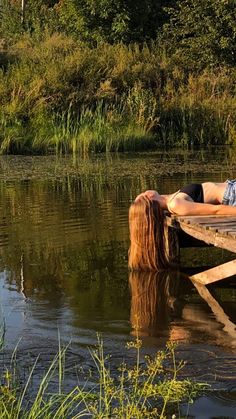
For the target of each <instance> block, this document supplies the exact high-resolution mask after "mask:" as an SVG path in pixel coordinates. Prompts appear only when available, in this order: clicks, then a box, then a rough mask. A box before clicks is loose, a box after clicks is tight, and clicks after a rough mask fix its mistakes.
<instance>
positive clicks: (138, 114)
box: [0, 34, 236, 154]
mask: <svg viewBox="0 0 236 419" xmlns="http://www.w3.org/2000/svg"><path fill="white" fill-rule="evenodd" d="M0 63H1V68H0V151H1V153H22V152H24V153H50V152H58V153H67V152H70V153H71V152H73V153H79V154H86V153H88V152H100V151H116V150H117V151H126V150H141V149H142V150H146V149H149V148H152V149H154V148H157V147H162V146H171V147H173V146H182V147H186V148H187V147H190V146H192V145H195V146H205V145H209V144H228V143H234V142H235V141H236V98H235V91H234V86H235V80H236V73H235V70H234V69H233V68H231V69H230V68H229V67H221V68H217V69H215V70H213V69H212V70H204V71H202V70H201V71H198V72H197V71H196V72H194V71H190V70H187V69H186V68H185V66H184V64H183V63H181V61H180V60H177V59H176V58H174V57H171V56H170V57H168V56H166V54H165V52H164V51H163V49H160V48H159V47H158V45H157V43H155V42H153V43H152V44H150V45H149V46H147V45H145V44H144V45H142V46H140V45H137V44H132V45H128V46H125V45H123V44H115V45H110V44H106V43H101V44H98V45H97V46H96V47H93V48H91V47H90V46H89V45H88V44H85V43H82V42H79V41H75V40H73V39H72V38H70V37H68V36H66V35H62V34H53V35H50V36H49V35H47V34H45V35H44V36H42V37H41V38H40V40H39V39H37V40H35V39H34V38H33V37H30V36H29V35H25V36H22V38H21V40H19V41H18V42H17V43H15V44H12V45H11V46H10V47H6V46H5V47H4V46H2V50H1V53H0Z"/></svg>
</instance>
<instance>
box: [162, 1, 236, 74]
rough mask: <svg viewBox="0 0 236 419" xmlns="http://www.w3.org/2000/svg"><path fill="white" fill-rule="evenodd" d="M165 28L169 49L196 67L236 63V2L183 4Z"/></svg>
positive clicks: (174, 11) (170, 12) (170, 13)
mask: <svg viewBox="0 0 236 419" xmlns="http://www.w3.org/2000/svg"><path fill="white" fill-rule="evenodd" d="M167 11H168V14H169V16H170V22H169V23H168V24H166V25H165V27H164V37H163V38H162V39H164V40H165V42H166V45H167V46H168V48H169V49H170V50H171V51H172V52H173V53H174V54H175V55H177V56H180V55H181V56H182V57H184V58H185V59H186V60H187V61H189V62H192V63H195V64H196V65H200V66H202V65H203V66H205V65H214V64H230V65H235V63H236V7H235V1H234V0H179V1H178V2H177V4H176V7H174V8H169V9H168V10H167Z"/></svg>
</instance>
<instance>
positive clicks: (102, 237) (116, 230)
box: [0, 178, 130, 311]
mask: <svg viewBox="0 0 236 419" xmlns="http://www.w3.org/2000/svg"><path fill="white" fill-rule="evenodd" d="M129 186H130V184H129V182H126V183H125V184H124V183H123V184H122V183H121V184H120V183H119V182H118V183H117V185H116V188H114V189H112V188H111V186H110V185H105V184H103V183H102V184H100V183H99V180H97V179H96V180H95V179H92V178H90V184H89V179H87V178H86V179H83V180H82V179H68V178H65V179H64V180H63V181H62V180H61V179H60V180H56V179H54V180H44V181H39V180H37V181H20V182H6V183H3V182H1V183H0V196H1V199H0V202H1V203H2V208H1V213H0V265H1V267H2V269H4V268H5V267H7V269H8V271H9V275H8V278H7V281H8V282H9V283H11V282H12V283H16V284H17V287H18V290H21V291H22V286H23V288H24V289H23V293H24V294H25V296H26V297H33V298H34V299H37V300H42V301H43V300H46V301H49V302H50V304H51V305H52V306H55V307H59V306H61V305H63V300H65V297H66V296H67V297H70V298H72V300H73V299H75V300H76V299H80V295H81V294H82V293H83V295H85V294H84V292H85V290H86V292H87V291H88V290H89V289H90V288H91V290H90V291H91V292H90V291H89V292H90V294H89V295H88V293H87V297H86V298H87V300H86V298H85V301H84V302H82V301H81V304H80V307H82V306H83V309H84V310H85V311H86V310H87V309H89V304H88V300H89V301H90V303H94V305H96V304H98V301H100V304H101V307H102V306H103V305H104V310H105V306H106V305H107V304H108V303H109V304H110V301H112V304H113V303H114V304H117V303H116V302H115V300H116V298H115V297H116V295H118V298H119V296H124V293H126V295H127V285H126V273H125V275H124V273H122V274H121V270H122V269H123V271H124V270H125V272H126V253H127V247H128V243H127V240H128V228H127V209H126V208H127V206H128V202H129V194H130V190H129ZM120 201H121V203H120ZM124 203H125V206H124ZM1 237H2V238H3V237H4V240H1ZM121 275H123V277H124V281H123V284H120V282H121V281H120V278H121ZM111 281H113V285H114V288H115V289H116V291H117V293H116V295H115V294H114V295H113V296H112V295H111V285H110V282H111ZM108 282H109V286H106V284H108ZM121 300H122V299H121V298H120V301H119V303H120V302H121ZM75 305H76V302H75Z"/></svg>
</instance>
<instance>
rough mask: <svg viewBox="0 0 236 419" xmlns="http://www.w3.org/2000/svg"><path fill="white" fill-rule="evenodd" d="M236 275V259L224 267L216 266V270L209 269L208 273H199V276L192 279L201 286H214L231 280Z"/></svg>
mask: <svg viewBox="0 0 236 419" xmlns="http://www.w3.org/2000/svg"><path fill="white" fill-rule="evenodd" d="M235 274H236V259H234V260H231V261H230V262H226V263H223V264H222V265H219V266H215V267H214V268H211V269H207V270H206V271H203V272H199V273H198V274H195V275H192V276H190V279H191V280H193V281H197V282H199V283H200V284H204V285H207V284H212V283H213V282H216V281H220V280H221V279H225V278H229V277H230V276H232V275H235Z"/></svg>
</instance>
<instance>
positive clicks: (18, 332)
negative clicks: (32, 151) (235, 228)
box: [0, 151, 236, 418]
mask: <svg viewBox="0 0 236 419" xmlns="http://www.w3.org/2000/svg"><path fill="white" fill-rule="evenodd" d="M234 161H235V158H234V152H232V151H229V152H227V153H226V152H218V151H216V152H213V153H212V152H207V151H206V152H201V153H200V152H198V153H196V152H195V153H172V154H171V153H156V154H147V155H144V154H140V155H136V156H131V155H122V156H113V157H110V158H105V157H97V158H95V157H94V158H91V159H90V160H85V161H72V160H71V159H70V158H61V159H56V158H55V157H32V158H30V157H20V156H19V157H2V158H1V160H0V271H1V273H0V290H1V297H0V298H1V300H0V304H1V312H2V314H1V316H2V319H4V321H5V325H6V336H5V342H6V353H7V350H8V351H9V353H10V351H11V350H12V349H13V348H15V346H16V345H17V344H18V357H19V363H20V362H21V363H22V367H23V366H24V365H25V364H26V363H28V361H29V359H33V358H34V356H35V355H37V354H38V353H41V362H42V364H45V363H46V362H47V360H49V359H51V355H52V354H53V353H54V352H55V351H56V350H57V348H58V333H60V338H61V341H62V342H63V343H68V342H71V349H70V352H69V358H68V359H70V356H71V360H75V359H76V362H77V363H79V364H81V365H83V366H84V368H85V369H86V367H87V368H88V369H89V368H91V364H92V362H91V360H90V356H89V354H88V350H87V347H88V346H93V345H95V344H96V341H97V336H96V333H97V332H99V333H102V336H103V339H104V342H105V348H106V351H107V352H109V353H110V354H112V359H113V361H112V362H114V365H115V364H117V363H118V362H120V361H121V360H122V358H123V357H124V356H125V357H126V358H128V359H130V360H132V357H133V354H132V352H130V351H128V350H126V349H125V344H126V342H127V341H128V340H129V339H132V336H133V334H134V328H135V327H136V325H137V319H138V323H139V329H140V334H141V336H142V340H143V352H144V353H150V354H152V353H154V352H155V351H157V350H158V349H163V348H164V346H165V344H166V342H167V341H168V340H176V341H178V342H179V344H178V349H177V356H178V357H179V358H180V359H184V360H186V361H187V364H186V367H185V368H184V370H183V371H182V373H181V374H182V376H184V377H188V376H191V377H193V378H197V379H198V380H200V381H205V380H206V381H207V382H210V383H211V385H212V389H214V391H212V394H211V396H210V397H202V398H200V399H199V400H198V401H197V402H196V403H195V404H194V406H193V407H192V408H191V410H190V412H191V414H192V417H196V418H210V417H215V418H216V417H222V416H224V417H230V418H231V417H236V413H235V412H236V396H235V392H236V356H235V350H236V332H235V325H234V323H236V288H235V282H234V280H233V279H231V280H229V281H226V282H224V283H221V284H216V285H215V286H214V287H211V288H209V291H210V294H209V295H208V296H205V298H204V296H200V295H199V292H198V290H197V289H196V288H195V287H194V286H193V285H192V283H190V281H188V280H187V279H186V278H185V277H184V278H183V277H182V276H181V275H180V274H178V273H174V274H169V273H168V272H166V273H164V275H162V276H160V275H159V276H158V275H148V276H146V275H137V274H136V275H135V274H133V275H131V274H130V275H129V273H128V270H127V250H128V246H129V236H128V221H127V214H128V208H129V205H130V203H131V201H132V199H133V198H134V197H135V196H136V195H137V194H138V193H140V191H142V190H145V189H158V190H159V191H160V193H170V192H173V191H175V190H176V189H178V188H179V187H180V186H182V185H184V184H186V183H188V182H192V181H199V182H202V181H204V180H215V181H224V180H225V179H226V178H227V177H230V178H233V177H236V164H235V163H234ZM230 258H232V255H229V254H227V253H226V252H223V251H221V250H219V249H210V250H209V249H208V250H206V249H204V250H202V249H197V250H196V249H195V250H187V251H186V250H185V251H183V252H182V254H181V263H182V267H183V269H185V270H186V268H188V271H189V272H190V271H191V270H192V268H194V267H197V266H203V265H205V266H213V265H214V264H218V263H219V262H220V261H221V260H222V262H223V261H225V260H227V259H230ZM5 356H6V355H5ZM68 362H70V360H69V361H68ZM71 362H72V361H71ZM73 379H76V377H73V376H71V381H73Z"/></svg>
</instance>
